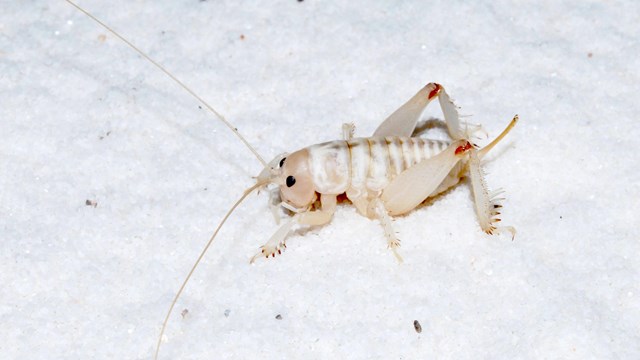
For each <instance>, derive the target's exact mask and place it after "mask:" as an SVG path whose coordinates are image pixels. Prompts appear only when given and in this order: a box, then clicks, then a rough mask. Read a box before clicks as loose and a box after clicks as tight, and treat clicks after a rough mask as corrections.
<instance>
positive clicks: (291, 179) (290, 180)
mask: <svg viewBox="0 0 640 360" xmlns="http://www.w3.org/2000/svg"><path fill="white" fill-rule="evenodd" d="M295 183H296V178H294V177H293V176H291V175H289V176H287V187H292V186H293V184H295Z"/></svg>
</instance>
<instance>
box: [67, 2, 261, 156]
mask: <svg viewBox="0 0 640 360" xmlns="http://www.w3.org/2000/svg"><path fill="white" fill-rule="evenodd" d="M65 1H66V2H68V3H69V4H71V5H72V6H73V7H75V8H76V9H78V10H79V11H81V12H82V13H84V14H85V15H87V16H88V17H89V18H90V19H92V20H93V21H95V22H97V23H98V24H99V25H100V26H102V27H103V28H105V29H106V30H107V31H108V32H110V33H111V34H113V35H114V36H116V37H117V38H118V39H120V40H122V41H123V42H124V43H125V44H127V45H129V47H130V48H132V49H133V50H134V51H135V52H137V53H138V54H139V55H140V56H142V57H143V58H145V59H147V60H148V61H149V62H150V63H152V64H153V65H154V66H155V67H156V68H158V69H159V70H160V71H162V72H163V73H164V74H165V75H167V76H168V77H169V78H170V79H171V80H173V81H174V82H175V83H176V84H178V85H179V86H180V87H181V88H183V89H184V90H185V91H186V92H188V93H189V94H190V95H191V96H193V97H194V98H195V99H196V100H198V102H200V104H202V105H203V106H204V107H205V108H207V110H209V111H211V112H212V113H213V114H214V115H215V116H216V117H217V118H218V119H220V121H222V122H223V123H224V124H225V125H227V127H228V128H229V129H231V131H233V133H234V134H236V136H237V137H238V138H239V139H240V140H241V141H242V142H243V143H244V144H245V145H246V146H247V148H249V150H251V152H252V153H253V155H255V156H256V158H257V159H258V160H259V161H260V162H261V163H262V165H263V166H264V167H266V166H267V163H266V162H265V161H264V159H263V158H262V157H261V156H260V154H258V152H257V151H256V149H254V148H253V146H251V145H250V144H249V142H248V141H247V140H246V139H245V138H244V137H243V136H242V135H241V134H240V132H239V131H238V129H236V128H235V127H234V126H233V125H231V123H230V122H229V121H227V119H225V117H224V116H222V114H220V113H219V112H217V111H216V110H215V109H214V108H213V106H211V105H209V103H207V102H206V101H205V100H204V99H203V98H201V97H200V96H198V94H196V93H195V92H194V91H193V90H191V89H190V88H189V87H188V86H187V85H185V84H184V83H183V82H182V81H180V80H179V79H178V78H177V77H175V76H174V75H173V74H171V73H170V72H169V71H168V70H167V69H165V68H164V67H163V66H162V65H160V64H159V63H158V62H156V61H155V60H153V59H152V58H150V57H149V55H147V54H145V53H144V52H143V51H142V50H140V49H138V47H136V46H135V45H133V44H132V43H131V42H130V41H129V40H127V39H125V38H124V37H123V36H121V35H120V34H118V33H117V32H116V31H115V30H113V29H112V28H110V27H109V26H108V25H107V24H105V23H103V22H102V21H100V20H99V19H98V18H96V17H95V16H93V15H92V14H91V13H89V12H88V11H86V10H85V9H83V8H81V7H80V6H78V5H76V4H75V3H74V2H73V1H71V0H65Z"/></svg>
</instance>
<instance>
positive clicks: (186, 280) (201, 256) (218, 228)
mask: <svg viewBox="0 0 640 360" xmlns="http://www.w3.org/2000/svg"><path fill="white" fill-rule="evenodd" d="M264 185H265V184H264V183H262V182H258V183H256V184H255V185H253V186H252V187H250V188H248V189H247V190H245V191H244V194H242V196H241V197H240V199H238V201H236V202H235V204H233V206H232V207H231V209H229V211H228V212H227V214H226V215H225V216H224V217H223V218H222V221H220V224H218V227H217V228H216V230H215V231H214V232H213V235H211V238H210V239H209V241H208V242H207V245H205V246H204V249H202V251H201V252H200V255H199V256H198V259H197V260H196V262H195V263H194V264H193V266H192V267H191V270H189V273H188V274H187V276H186V277H185V278H184V281H183V282H182V284H181V285H180V289H178V292H177V293H176V296H174V298H173V301H172V302H171V306H169V311H167V315H166V316H165V318H164V321H163V322H162V329H161V330H160V336H158V343H157V345H156V353H155V355H154V356H153V358H154V359H156V360H157V359H158V354H159V353H160V344H161V343H162V336H163V335H164V331H165V329H166V328H167V323H168V322H169V317H170V316H171V313H172V312H173V308H174V306H175V305H176V303H177V302H178V298H180V295H182V292H183V291H184V288H185V287H186V286H187V283H188V282H189V279H191V275H193V272H194V271H195V270H196V268H197V267H198V264H200V261H201V260H202V258H203V257H204V254H205V253H206V252H207V250H209V247H210V246H211V244H212V243H213V240H214V239H215V238H216V235H218V232H219V231H220V229H222V225H224V223H225V222H226V221H227V219H228V218H229V216H231V213H233V211H234V210H235V209H236V208H237V207H238V205H240V203H241V202H242V201H243V200H244V199H246V197H247V196H249V194H251V193H252V192H253V191H254V190H256V189H258V188H260V187H262V186H264Z"/></svg>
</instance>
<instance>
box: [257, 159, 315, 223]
mask: <svg viewBox="0 0 640 360" xmlns="http://www.w3.org/2000/svg"><path fill="white" fill-rule="evenodd" d="M257 180H258V183H264V185H265V186H267V185H269V184H276V185H278V186H279V188H280V199H281V200H282V202H283V206H284V207H286V208H288V209H289V210H292V211H294V212H300V211H304V210H306V209H308V208H309V206H311V204H313V202H314V201H315V200H316V190H315V186H314V185H313V178H312V176H311V172H310V170H309V151H308V150H307V149H302V150H298V151H296V152H294V153H291V154H280V155H278V156H276V157H275V158H274V159H273V160H271V161H270V162H269V163H268V164H267V167H265V168H264V170H262V172H261V173H260V175H258V178H257Z"/></svg>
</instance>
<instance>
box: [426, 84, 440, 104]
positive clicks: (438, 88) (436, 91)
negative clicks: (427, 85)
mask: <svg viewBox="0 0 640 360" xmlns="http://www.w3.org/2000/svg"><path fill="white" fill-rule="evenodd" d="M435 85H436V88H435V89H433V90H431V92H430V93H429V100H431V99H433V98H434V97H436V96H437V95H438V94H439V93H440V89H442V86H440V84H435Z"/></svg>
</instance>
